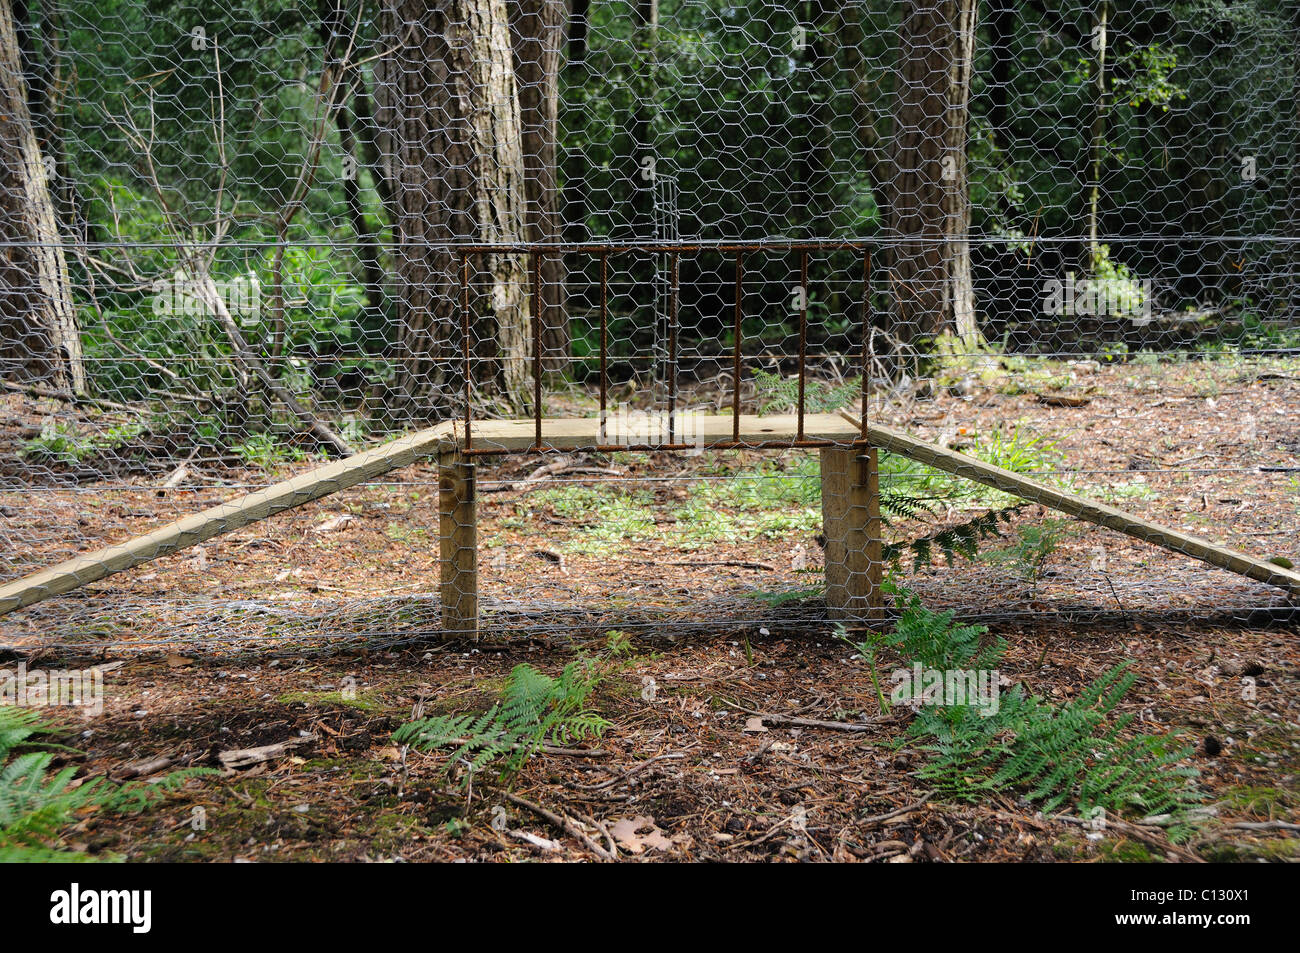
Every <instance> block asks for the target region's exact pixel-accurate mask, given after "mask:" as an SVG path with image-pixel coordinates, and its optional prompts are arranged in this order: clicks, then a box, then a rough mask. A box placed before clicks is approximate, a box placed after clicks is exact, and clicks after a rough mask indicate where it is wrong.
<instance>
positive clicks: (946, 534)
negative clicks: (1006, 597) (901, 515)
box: [881, 494, 1027, 572]
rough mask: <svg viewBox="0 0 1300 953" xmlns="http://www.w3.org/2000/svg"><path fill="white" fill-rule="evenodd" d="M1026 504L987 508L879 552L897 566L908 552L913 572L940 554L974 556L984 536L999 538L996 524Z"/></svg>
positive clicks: (954, 557)
mask: <svg viewBox="0 0 1300 953" xmlns="http://www.w3.org/2000/svg"><path fill="white" fill-rule="evenodd" d="M884 504H885V498H884V494H881V506H882V507H883V506H884ZM1026 505H1027V504H1023V503H1019V504H1016V505H1015V506H1008V507H1005V508H1003V509H1000V510H990V511H989V512H988V513H984V514H981V515H980V516H976V517H975V518H973V519H970V520H967V521H966V522H965V523H960V524H958V525H957V526H947V527H944V528H943V529H941V530H938V531H937V532H934V533H930V534H928V535H925V536H918V537H915V538H914V539H908V540H900V541H898V542H894V543H889V544H887V545H886V546H885V547H884V549H883V550H881V556H882V558H883V559H884V561H885V563H886V564H887V565H891V566H893V567H894V569H900V568H901V567H902V561H903V557H904V555H907V554H909V553H910V554H911V557H912V571H913V572H916V571H919V570H920V569H921V568H923V567H925V566H930V565H933V564H934V562H935V560H936V559H937V558H938V556H939V555H940V554H942V555H943V557H944V558H945V559H947V561H948V564H949V565H952V564H953V563H954V562H956V560H957V557H958V556H964V557H966V558H967V559H975V558H977V557H978V556H979V551H980V543H981V542H982V541H984V540H986V539H1001V538H1002V531H1001V529H1000V524H1002V523H1010V522H1011V517H1013V516H1014V515H1015V514H1017V513H1019V512H1020V511H1021V510H1022V509H1024V507H1025V506H1026Z"/></svg>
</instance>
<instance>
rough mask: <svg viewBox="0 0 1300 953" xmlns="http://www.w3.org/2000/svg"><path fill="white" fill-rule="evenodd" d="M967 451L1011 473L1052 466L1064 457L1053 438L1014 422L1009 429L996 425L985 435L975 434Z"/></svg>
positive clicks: (1051, 467) (1030, 471) (1031, 471)
mask: <svg viewBox="0 0 1300 953" xmlns="http://www.w3.org/2000/svg"><path fill="white" fill-rule="evenodd" d="M970 454H971V456H973V457H979V458H980V459H981V460H983V461H984V462H985V463H991V464H993V465H994V466H995V467H1001V468H1002V469H1003V470H1010V471H1011V472H1013V473H1033V472H1034V471H1036V470H1050V469H1054V468H1055V467H1057V466H1059V465H1060V463H1061V461H1062V460H1063V459H1064V454H1062V453H1061V450H1060V448H1059V447H1058V445H1057V443H1056V441H1055V440H1049V439H1048V438H1047V437H1045V436H1043V435H1042V434H1035V433H1032V432H1031V431H1029V430H1028V429H1022V428H1021V427H1020V425H1018V424H1017V425H1016V426H1014V427H1012V428H1011V430H1010V431H1008V430H1006V429H1005V428H1003V427H998V428H996V429H994V430H992V431H990V432H989V434H988V435H987V436H984V435H980V434H976V435H975V438H974V440H972V441H971V446H970Z"/></svg>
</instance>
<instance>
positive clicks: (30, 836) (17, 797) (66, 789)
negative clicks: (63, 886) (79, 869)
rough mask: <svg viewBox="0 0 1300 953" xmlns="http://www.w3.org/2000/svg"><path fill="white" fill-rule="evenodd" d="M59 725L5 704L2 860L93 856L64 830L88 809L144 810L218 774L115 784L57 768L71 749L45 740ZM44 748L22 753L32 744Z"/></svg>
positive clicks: (0, 765)
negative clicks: (65, 840) (61, 753)
mask: <svg viewBox="0 0 1300 953" xmlns="http://www.w3.org/2000/svg"><path fill="white" fill-rule="evenodd" d="M53 733H54V729H53V728H51V727H50V726H49V725H47V724H46V723H45V721H44V720H43V719H42V718H41V717H40V716H39V715H38V714H37V713H36V712H34V711H31V710H30V709H25V708H17V707H14V706H11V705H3V706H0V862H5V863H12V862H17V861H20V862H28V863H31V862H37V861H69V860H85V859H88V858H86V857H85V855H83V854H79V853H77V852H76V851H70V850H66V849H64V848H63V847H62V846H61V839H62V832H63V831H64V830H65V829H66V828H67V827H68V826H69V825H71V824H72V823H73V820H74V818H75V816H76V815H77V814H78V813H79V812H81V811H84V810H87V809H106V810H113V811H138V810H142V809H144V808H145V807H148V806H149V805H150V804H151V803H153V802H154V801H155V800H156V799H157V798H158V797H159V796H160V795H161V794H162V793H163V792H165V791H170V790H175V789H176V788H177V787H179V786H180V785H181V784H182V783H184V782H185V781H187V780H189V779H190V778H193V777H196V776H198V775H202V774H212V773H215V772H213V771H211V769H208V768H190V769H186V770H184V771H176V772H173V773H171V774H169V775H167V776H166V777H164V778H163V779H161V780H160V781H158V782H157V783H155V784H125V785H118V784H113V783H112V782H109V781H107V780H105V779H104V778H102V777H99V778H90V779H88V780H84V781H83V780H79V779H78V778H77V776H76V775H77V769H76V768H75V767H65V768H61V769H59V770H58V771H53V769H52V765H53V761H54V757H55V754H54V751H52V750H49V749H59V750H69V749H65V748H63V746H62V745H54V744H50V743H48V742H46V741H44V740H43V739H44V737H45V736H48V735H51V734H53ZM32 739H42V740H40V741H39V742H37V743H38V744H39V745H40V747H41V748H42V749H43V750H39V751H30V752H26V753H23V754H19V755H17V756H15V757H13V758H12V759H11V758H10V755H11V754H12V753H13V752H14V751H15V749H17V748H19V747H22V746H29V745H31V744H32V743H33V742H32Z"/></svg>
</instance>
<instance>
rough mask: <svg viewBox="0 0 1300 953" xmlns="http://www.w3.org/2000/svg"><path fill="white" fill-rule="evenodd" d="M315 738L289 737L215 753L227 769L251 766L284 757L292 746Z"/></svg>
mask: <svg viewBox="0 0 1300 953" xmlns="http://www.w3.org/2000/svg"><path fill="white" fill-rule="evenodd" d="M315 740H316V736H315V735H309V736H307V737H305V738H290V739H289V740H288V741H277V742H276V743H275V744H270V745H262V746H261V747H259V748H235V749H233V750H231V751H222V752H221V753H220V754H218V755H217V760H218V761H220V762H221V766H222V767H223V768H225V769H226V770H227V771H234V770H237V769H239V768H251V767H252V766H253V765H255V764H264V763H265V762H267V761H273V760H275V759H276V758H281V757H284V756H285V755H286V754H288V753H289V752H290V751H292V750H293V749H294V748H297V747H298V746H300V745H305V744H309V743H311V742H313V741H315Z"/></svg>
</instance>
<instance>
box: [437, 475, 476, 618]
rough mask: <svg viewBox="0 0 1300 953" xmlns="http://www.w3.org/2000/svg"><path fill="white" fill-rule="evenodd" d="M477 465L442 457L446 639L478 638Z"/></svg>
mask: <svg viewBox="0 0 1300 953" xmlns="http://www.w3.org/2000/svg"><path fill="white" fill-rule="evenodd" d="M474 497H475V487H474V464H472V463H467V462H466V461H465V460H464V458H463V457H461V455H460V454H459V453H444V454H441V455H440V456H439V458H438V523H439V525H438V541H439V546H440V555H441V569H442V573H441V576H442V628H443V634H444V637H445V638H456V637H469V638H475V639H476V638H478V519H477V507H476V504H475V498H474Z"/></svg>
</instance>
